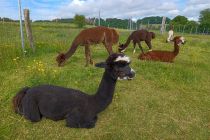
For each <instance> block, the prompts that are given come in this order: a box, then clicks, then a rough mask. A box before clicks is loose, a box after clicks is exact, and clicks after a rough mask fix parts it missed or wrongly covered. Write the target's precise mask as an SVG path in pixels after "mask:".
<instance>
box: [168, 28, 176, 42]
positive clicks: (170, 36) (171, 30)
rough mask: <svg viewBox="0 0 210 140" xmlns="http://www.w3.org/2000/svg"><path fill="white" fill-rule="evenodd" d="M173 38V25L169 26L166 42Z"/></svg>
mask: <svg viewBox="0 0 210 140" xmlns="http://www.w3.org/2000/svg"><path fill="white" fill-rule="evenodd" d="M173 38H174V29H173V26H170V30H169V31H168V38H167V40H166V43H168V42H171V41H173Z"/></svg>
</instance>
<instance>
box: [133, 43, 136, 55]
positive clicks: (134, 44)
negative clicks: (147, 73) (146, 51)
mask: <svg viewBox="0 0 210 140" xmlns="http://www.w3.org/2000/svg"><path fill="white" fill-rule="evenodd" d="M135 52H136V42H133V54H134V53H135Z"/></svg>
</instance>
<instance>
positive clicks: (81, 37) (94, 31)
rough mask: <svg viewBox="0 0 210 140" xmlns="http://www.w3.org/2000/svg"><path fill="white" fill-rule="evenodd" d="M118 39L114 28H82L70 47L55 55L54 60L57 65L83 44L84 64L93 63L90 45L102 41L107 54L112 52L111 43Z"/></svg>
mask: <svg viewBox="0 0 210 140" xmlns="http://www.w3.org/2000/svg"><path fill="white" fill-rule="evenodd" d="M118 40H119V34H118V33H117V31H116V30H115V29H111V28H107V27H102V26H99V27H93V28H88V29H84V30H82V31H81V32H80V33H79V34H78V35H77V36H76V38H75V39H74V41H73V43H72V45H71V47H70V49H69V50H68V51H67V52H66V53H61V54H59V55H58V56H57V58H56V61H57V62H58V66H61V65H63V64H64V62H65V61H66V60H67V59H68V58H70V57H71V56H72V55H73V54H74V53H75V51H76V49H77V48H78V46H85V57H86V66H88V64H89V63H90V64H93V60H92V58H91V52H90V48H89V47H90V45H93V44H100V43H103V45H104V46H105V48H106V49H107V51H108V53H109V54H112V53H113V50H112V45H113V44H116V43H117V42H118Z"/></svg>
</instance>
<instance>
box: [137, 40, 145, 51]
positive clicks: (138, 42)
mask: <svg viewBox="0 0 210 140" xmlns="http://www.w3.org/2000/svg"><path fill="white" fill-rule="evenodd" d="M138 45H139V48H140V49H141V51H142V53H143V54H144V50H143V48H142V46H141V43H140V42H138Z"/></svg>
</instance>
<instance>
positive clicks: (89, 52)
mask: <svg viewBox="0 0 210 140" xmlns="http://www.w3.org/2000/svg"><path fill="white" fill-rule="evenodd" d="M88 54H89V58H90V64H91V65H93V64H94V62H93V59H92V53H91V50H90V46H89V47H88Z"/></svg>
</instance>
